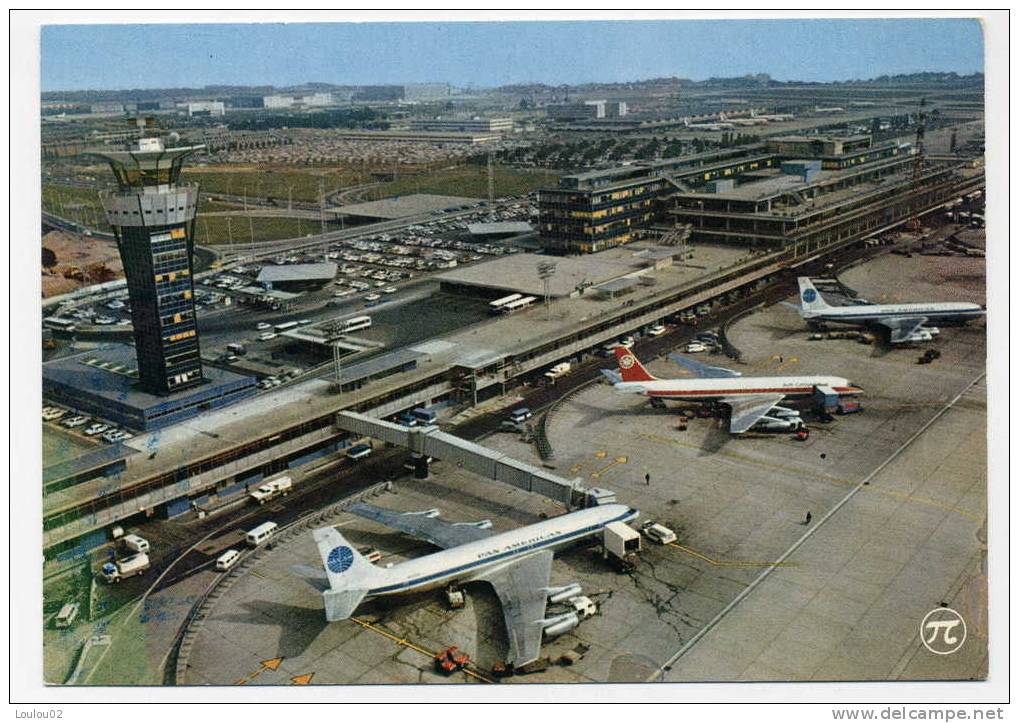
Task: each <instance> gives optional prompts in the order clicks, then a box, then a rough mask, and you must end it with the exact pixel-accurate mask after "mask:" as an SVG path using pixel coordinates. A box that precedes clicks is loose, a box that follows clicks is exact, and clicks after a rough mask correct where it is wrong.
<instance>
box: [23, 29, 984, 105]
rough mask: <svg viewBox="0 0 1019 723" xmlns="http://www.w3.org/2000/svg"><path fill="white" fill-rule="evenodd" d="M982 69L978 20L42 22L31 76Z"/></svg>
mask: <svg viewBox="0 0 1019 723" xmlns="http://www.w3.org/2000/svg"><path fill="white" fill-rule="evenodd" d="M924 70H935V71H955V72H957V73H960V74H966V73H972V72H975V71H979V70H983V37H982V34H981V30H980V24H979V22H978V21H976V20H965V19H933V20H922V19H886V20H835V19H821V20H677V21H629V22H627V21H596V22H591V21H588V22H576V21H574V22H515V21H514V22H498V23H496V22H488V23H483V22H465V23H315V24H293V25H284V24H261V25H256V24H247V25H241V24H220V25H213V24H202V25H198V24H196V25H50V26H45V27H44V28H43V29H42V89H43V90H79V89H86V88H91V89H126V88H165V87H176V86H187V87H201V86H204V85H212V84H220V83H222V84H236V85H262V84H265V85H276V86H285V85H296V84H299V83H304V82H309V81H317V82H324V83H337V84H372V83H405V82H406V83H411V82H429V81H438V82H449V83H451V84H453V85H457V86H466V85H475V86H494V85H501V84H506V83H525V82H543V83H549V84H558V83H583V82H590V81H606V82H609V81H627V80H641V79H646V78H652V77H658V76H670V75H677V76H681V77H687V78H692V79H694V80H703V79H705V78H708V77H712V76H735V75H744V74H746V73H759V72H760V73H769V74H771V76H772V77H774V78H777V79H779V80H807V81H829V80H848V79H852V78H869V77H874V76H877V75H882V74H886V73H887V74H893V73H910V72H917V71H924Z"/></svg>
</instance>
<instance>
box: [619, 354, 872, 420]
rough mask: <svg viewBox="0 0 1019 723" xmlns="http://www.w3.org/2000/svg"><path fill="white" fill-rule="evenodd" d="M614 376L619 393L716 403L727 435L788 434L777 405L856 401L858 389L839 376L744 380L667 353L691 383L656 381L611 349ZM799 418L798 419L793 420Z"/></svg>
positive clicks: (784, 417) (632, 360)
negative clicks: (819, 399) (816, 398)
mask: <svg viewBox="0 0 1019 723" xmlns="http://www.w3.org/2000/svg"><path fill="white" fill-rule="evenodd" d="M615 354H616V363H617V364H618V365H619V370H618V371H612V370H609V369H603V370H602V374H604V375H605V376H606V377H607V378H608V379H609V381H610V382H612V385H613V387H614V388H615V389H616V391H618V392H623V393H626V394H643V395H644V396H646V397H650V398H651V399H676V400H680V401H685V402H714V403H716V404H724V405H725V406H727V407H728V408H729V410H730V415H729V432H730V433H732V434H740V433H742V432H746V431H747V430H749V429H751V428H752V427H754V428H757V429H766V430H769V429H770V430H775V431H778V430H784V429H791V428H792V427H791V426H790V425H791V423H790V422H789V421H787V420H788V418H789V416H790V411H791V410H788V409H785V408H783V407H778V406H776V405H777V404H778V403H779V402H781V401H782V400H783V399H785V398H787V397H808V396H813V395H814V394H815V393H818V392H820V393H822V394H825V395H833V394H834V395H838V396H855V395H858V394H861V393H862V391H863V390H862V389H860V388H859V387H856V386H854V385H853V384H852V383H851V382H850V381H849V380H847V379H845V378H843V377H831V376H788V377H786V376H781V377H780V376H771V377H744V376H742V375H741V374H740V373H739V372H735V371H732V370H731V369H726V368H724V367H712V366H708V365H706V364H701V363H700V362H696V361H694V360H693V359H687V358H685V357H681V356H679V355H678V354H670V355H669V358H670V359H672V360H673V361H674V362H676V363H677V364H680V365H682V366H684V367H686V368H687V369H688V370H690V371H691V372H693V373H694V374H695V375H696V378H694V379H659V378H658V377H656V376H654V375H652V374H651V373H650V372H648V370H647V369H645V368H644V365H643V364H641V363H640V361H639V360H638V359H637V357H635V356H634V355H633V352H631V351H630V350H629V349H626V348H624V347H621V346H618V347H616V349H615ZM795 416H798V415H795Z"/></svg>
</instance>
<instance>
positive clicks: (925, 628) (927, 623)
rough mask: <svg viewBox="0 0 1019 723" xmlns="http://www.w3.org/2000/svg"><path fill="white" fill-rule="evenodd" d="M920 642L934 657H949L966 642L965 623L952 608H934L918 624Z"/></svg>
mask: <svg viewBox="0 0 1019 723" xmlns="http://www.w3.org/2000/svg"><path fill="white" fill-rule="evenodd" d="M920 641H921V642H922V643H923V645H924V647H925V648H927V649H928V650H929V651H931V652H932V653H934V654H935V655H951V654H952V653H954V652H955V651H957V650H958V649H959V648H961V647H962V644H963V643H965V642H966V621H965V620H963V619H962V615H960V614H959V613H957V612H956V611H955V610H953V609H952V608H934V609H933V610H931V611H930V612H929V613H927V614H926V615H925V616H924V618H923V622H922V623H920Z"/></svg>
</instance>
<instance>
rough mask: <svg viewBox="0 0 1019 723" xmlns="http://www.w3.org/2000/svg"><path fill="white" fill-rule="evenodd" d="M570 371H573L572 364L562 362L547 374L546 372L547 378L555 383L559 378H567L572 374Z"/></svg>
mask: <svg viewBox="0 0 1019 723" xmlns="http://www.w3.org/2000/svg"><path fill="white" fill-rule="evenodd" d="M570 369H571V367H570V363H569V362H561V363H559V364H556V365H555V366H554V367H552V368H551V369H549V370H548V371H547V372H545V376H546V377H547V378H548V379H549V380H550V381H553V382H554V381H555V380H556V379H558V378H559V377H563V376H566V375H567V374H569V373H570Z"/></svg>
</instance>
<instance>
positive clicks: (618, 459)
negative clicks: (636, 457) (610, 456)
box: [591, 456, 630, 479]
mask: <svg viewBox="0 0 1019 723" xmlns="http://www.w3.org/2000/svg"><path fill="white" fill-rule="evenodd" d="M629 461H630V458H629V457H625V456H623V457H616V458H615V459H614V460H612V461H611V462H609V463H608V464H607V465H605V466H604V467H602V468H601V469H596V470H595V471H594V472H592V473H591V479H598V478H599V477H601V476H602V475H603V474H605V473H606V472H608V471H609V470H610V469H612V468H613V467H616V466H618V465H621V464H626V463H627V462H629Z"/></svg>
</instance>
